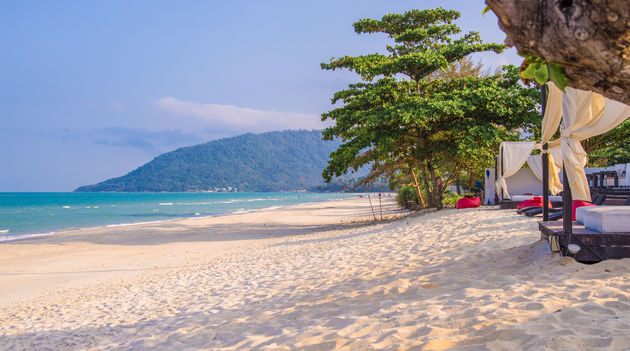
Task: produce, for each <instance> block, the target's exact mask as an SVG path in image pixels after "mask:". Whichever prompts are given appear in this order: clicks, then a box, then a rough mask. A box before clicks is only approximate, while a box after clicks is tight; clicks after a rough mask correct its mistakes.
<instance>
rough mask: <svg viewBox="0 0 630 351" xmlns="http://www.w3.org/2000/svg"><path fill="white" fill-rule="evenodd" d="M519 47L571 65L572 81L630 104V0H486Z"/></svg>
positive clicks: (509, 40)
mask: <svg viewBox="0 0 630 351" xmlns="http://www.w3.org/2000/svg"><path fill="white" fill-rule="evenodd" d="M486 3H487V4H488V6H490V8H491V9H492V10H493V11H494V12H495V13H496V14H497V16H498V17H499V26H500V27H501V29H502V30H503V31H504V32H505V33H506V34H507V39H506V44H507V45H508V46H515V47H516V48H517V49H518V50H519V52H524V53H528V54H531V55H535V56H538V57H542V58H544V59H545V60H546V61H547V62H559V63H562V64H564V65H565V67H564V68H565V73H566V75H567V78H569V86H571V87H574V88H578V89H583V90H591V91H595V92H598V93H600V94H602V95H604V96H606V97H608V98H611V99H614V100H617V101H621V102H623V103H626V104H629V105H630V1H629V0H590V1H587V0H486Z"/></svg>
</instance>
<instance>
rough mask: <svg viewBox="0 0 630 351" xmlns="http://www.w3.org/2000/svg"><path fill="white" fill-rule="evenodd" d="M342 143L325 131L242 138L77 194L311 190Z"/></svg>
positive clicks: (169, 157)
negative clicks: (328, 137) (325, 138)
mask: <svg viewBox="0 0 630 351" xmlns="http://www.w3.org/2000/svg"><path fill="white" fill-rule="evenodd" d="M338 145H339V142H338V141H323V140H322V138H321V131H284V132H271V133H263V134H251V133H250V134H244V135H240V136H237V137H233V138H226V139H220V140H214V141H211V142H208V143H205V144H199V145H195V146H190V147H184V148H180V149H177V150H175V151H171V152H167V153H165V154H162V155H160V156H157V157H156V158H155V159H153V160H152V161H151V162H149V163H147V164H145V165H143V166H142V167H140V168H138V169H136V170H134V171H132V172H130V173H128V174H127V175H125V176H122V177H119V178H113V179H109V180H106V181H104V182H102V183H99V184H95V185H87V186H82V187H80V188H78V189H77V190H76V191H89V192H97V191H113V192H122V191H129V192H135V191H170V192H176V191H204V190H209V189H214V188H215V187H217V188H226V187H228V186H230V187H232V188H234V187H236V188H238V191H283V190H286V191H288V190H297V189H311V188H313V187H315V186H318V185H321V184H322V179H321V176H320V174H321V170H322V169H323V168H324V167H325V166H326V161H327V158H328V155H329V154H330V153H331V152H332V151H333V150H335V149H336V148H337V146H338Z"/></svg>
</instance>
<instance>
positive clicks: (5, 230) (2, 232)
mask: <svg viewBox="0 0 630 351" xmlns="http://www.w3.org/2000/svg"><path fill="white" fill-rule="evenodd" d="M8 232H9V230H8V229H3V230H0V234H6V233H8Z"/></svg>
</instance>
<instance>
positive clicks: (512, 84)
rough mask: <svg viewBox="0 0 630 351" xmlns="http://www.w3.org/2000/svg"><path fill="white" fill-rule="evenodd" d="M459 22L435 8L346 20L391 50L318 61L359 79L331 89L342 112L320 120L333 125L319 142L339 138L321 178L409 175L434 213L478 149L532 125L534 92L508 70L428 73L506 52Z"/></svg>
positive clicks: (453, 15) (335, 111)
mask: <svg viewBox="0 0 630 351" xmlns="http://www.w3.org/2000/svg"><path fill="white" fill-rule="evenodd" d="M458 17H459V13H458V12H456V11H452V10H445V9H442V8H438V9H434V10H412V11H409V12H405V13H403V14H388V15H385V16H384V17H383V18H382V19H381V20H374V19H364V20H360V21H359V22H357V23H355V24H354V29H355V31H356V32H357V33H358V34H362V33H385V34H386V35H388V36H389V37H390V38H391V39H393V40H394V43H395V44H394V45H393V46H388V47H387V51H388V54H372V55H366V56H358V57H349V56H346V57H341V58H333V59H331V61H330V63H327V64H322V68H323V69H329V70H335V69H349V70H352V71H355V72H356V73H358V74H359V75H360V76H361V78H362V80H363V81H362V82H360V83H356V84H351V85H350V86H349V88H348V89H346V90H342V91H340V92H337V93H336V94H335V95H334V97H333V99H332V102H333V104H335V103H338V102H341V103H342V106H341V107H338V108H336V109H333V110H332V111H330V112H327V113H324V114H323V115H322V117H323V119H327V118H330V119H332V120H334V122H335V124H334V125H333V126H332V127H330V128H327V129H326V130H325V131H324V138H325V139H333V138H335V137H339V138H341V139H342V141H343V143H342V144H341V146H340V147H339V149H337V150H336V151H335V152H333V153H332V154H331V159H330V161H329V163H328V167H327V168H326V169H325V170H324V173H323V175H324V178H325V179H326V180H330V179H332V178H333V177H334V176H339V175H342V174H344V173H346V172H347V170H348V169H349V168H354V169H357V168H358V167H361V166H363V165H366V164H370V165H371V167H372V168H371V175H372V176H373V177H376V176H379V175H382V174H392V173H394V172H400V171H402V172H405V171H407V172H410V173H411V174H412V177H413V180H414V183H415V185H416V188H417V191H418V195H419V197H421V196H422V194H421V190H422V192H424V193H425V194H426V199H424V200H425V201H426V203H427V205H429V206H431V207H437V208H441V206H442V203H441V195H442V192H443V191H444V189H445V187H446V185H448V183H449V182H450V181H452V180H453V179H454V177H456V176H457V175H458V174H459V171H461V170H462V168H463V167H466V166H467V165H468V164H469V162H470V161H471V160H474V159H475V157H477V156H479V155H480V153H479V152H478V151H479V148H488V147H490V146H491V145H492V147H496V143H497V141H498V140H500V138H506V137H514V136H515V135H518V134H519V131H520V129H521V128H527V127H533V123H535V121H536V119H537V118H538V116H537V113H536V111H535V105H536V101H537V100H536V99H537V94H538V93H537V91H536V90H532V89H527V88H524V87H522V86H521V85H519V84H518V74H517V69H516V68H515V67H511V68H506V69H504V71H503V72H502V73H500V74H496V75H492V76H488V77H454V78H451V77H446V78H440V77H436V75H435V74H434V72H436V71H437V70H446V69H448V67H449V65H451V64H452V63H453V62H456V61H458V60H461V59H462V58H464V57H465V56H467V55H469V54H471V53H474V52H480V51H495V52H501V51H502V50H503V49H504V46H503V45H501V44H496V43H490V44H484V43H482V41H481V40H480V38H479V35H478V33H476V32H470V33H466V34H463V35H459V34H460V29H459V27H457V25H455V24H453V21H454V20H455V19H457V18H458ZM375 79H376V80H375ZM374 80H375V81H374ZM421 187H422V189H420V188H421Z"/></svg>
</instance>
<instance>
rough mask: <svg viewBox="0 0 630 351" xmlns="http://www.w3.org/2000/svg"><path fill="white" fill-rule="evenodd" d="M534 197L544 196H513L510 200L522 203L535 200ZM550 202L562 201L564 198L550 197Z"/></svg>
mask: <svg viewBox="0 0 630 351" xmlns="http://www.w3.org/2000/svg"><path fill="white" fill-rule="evenodd" d="M534 196H542V195H512V197H511V199H510V200H512V201H514V202H521V201H525V200H529V199H531V198H533V197H534ZM506 200H508V199H506ZM549 201H551V202H558V201H562V196H549Z"/></svg>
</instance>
